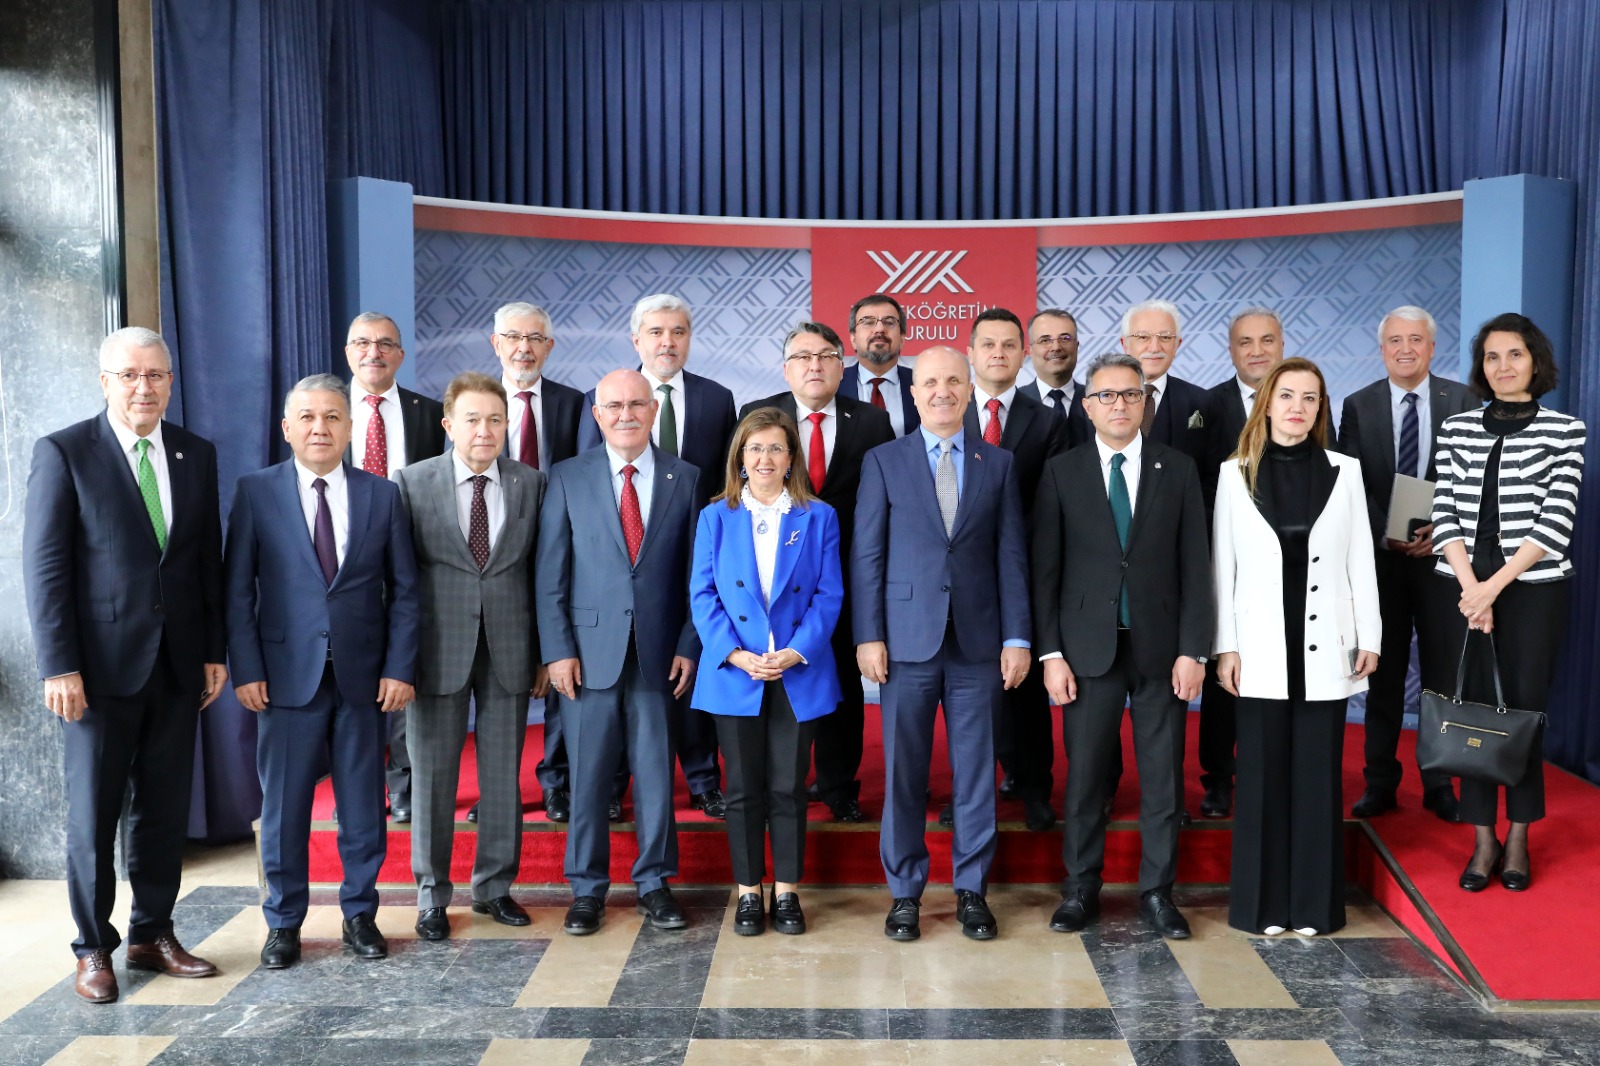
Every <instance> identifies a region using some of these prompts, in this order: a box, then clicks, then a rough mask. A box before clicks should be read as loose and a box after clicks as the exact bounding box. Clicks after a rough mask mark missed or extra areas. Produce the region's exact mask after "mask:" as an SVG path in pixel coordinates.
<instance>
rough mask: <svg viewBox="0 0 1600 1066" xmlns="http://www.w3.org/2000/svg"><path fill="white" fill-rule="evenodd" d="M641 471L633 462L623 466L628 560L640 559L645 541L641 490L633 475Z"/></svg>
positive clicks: (623, 497) (624, 537) (623, 519)
mask: <svg viewBox="0 0 1600 1066" xmlns="http://www.w3.org/2000/svg"><path fill="white" fill-rule="evenodd" d="M638 472H639V471H638V470H637V469H636V468H635V467H634V465H633V464H632V463H629V464H628V465H627V466H625V467H623V468H622V539H623V540H625V541H627V542H628V562H630V563H636V562H638V561H639V545H641V544H643V543H644V518H643V517H641V516H640V514H639V491H638V490H637V489H635V488H634V487H633V475H635V474H637V473H638Z"/></svg>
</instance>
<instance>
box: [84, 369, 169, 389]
mask: <svg viewBox="0 0 1600 1066" xmlns="http://www.w3.org/2000/svg"><path fill="white" fill-rule="evenodd" d="M100 373H102V374H109V375H110V376H112V377H114V378H116V379H117V380H118V381H120V382H122V383H123V384H124V385H126V386H128V388H130V389H136V388H138V387H139V379H140V378H143V379H144V380H146V381H148V382H149V383H150V387H151V388H152V389H159V388H160V387H161V386H163V385H165V384H166V383H167V382H169V381H171V380H172V371H170V370H146V371H144V372H143V373H141V372H139V371H137V370H102V371H100Z"/></svg>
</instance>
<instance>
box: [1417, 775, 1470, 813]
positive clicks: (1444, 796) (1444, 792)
mask: <svg viewBox="0 0 1600 1066" xmlns="http://www.w3.org/2000/svg"><path fill="white" fill-rule="evenodd" d="M1422 806H1423V807H1424V808H1425V809H1427V810H1430V811H1432V812H1433V813H1434V814H1435V815H1437V816H1438V818H1439V820H1440V821H1441V822H1455V821H1459V820H1460V815H1461V801H1460V800H1458V799H1456V790H1455V787H1454V786H1453V785H1451V784H1450V782H1448V781H1446V782H1445V783H1444V784H1442V785H1435V786H1434V787H1433V788H1430V789H1428V790H1427V791H1426V792H1424V793H1423V794H1422Z"/></svg>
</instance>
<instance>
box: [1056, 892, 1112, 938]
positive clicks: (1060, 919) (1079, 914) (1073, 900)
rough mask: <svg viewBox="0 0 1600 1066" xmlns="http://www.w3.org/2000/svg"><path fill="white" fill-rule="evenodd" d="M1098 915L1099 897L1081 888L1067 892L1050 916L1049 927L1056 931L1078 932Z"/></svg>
mask: <svg viewBox="0 0 1600 1066" xmlns="http://www.w3.org/2000/svg"><path fill="white" fill-rule="evenodd" d="M1098 917H1100V897H1099V895H1098V894H1091V893H1089V892H1087V891H1084V890H1082V889H1078V890H1077V891H1073V892H1068V893H1067V894H1066V895H1065V896H1063V897H1062V899H1061V906H1059V907H1057V908H1056V912H1055V913H1054V914H1052V915H1051V916H1050V928H1051V929H1054V930H1055V931H1056V932H1058V933H1078V932H1082V931H1083V930H1084V929H1085V928H1087V927H1088V925H1089V923H1090V922H1092V921H1093V920H1094V919H1096V918H1098Z"/></svg>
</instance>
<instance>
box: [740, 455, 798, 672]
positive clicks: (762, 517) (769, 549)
mask: <svg viewBox="0 0 1600 1066" xmlns="http://www.w3.org/2000/svg"><path fill="white" fill-rule="evenodd" d="M793 502H794V501H793V500H792V499H790V497H789V490H788V489H784V490H783V491H782V492H781V493H779V494H778V499H777V500H776V501H775V502H774V503H771V504H765V503H762V502H761V501H760V500H758V499H756V498H755V495H754V494H753V493H752V492H751V491H750V486H748V485H746V486H745V487H744V488H743V489H742V490H741V491H740V493H739V503H740V504H742V505H743V506H744V509H745V510H746V511H749V512H750V535H751V537H753V538H754V539H755V550H756V575H757V577H759V578H760V580H761V599H762V600H763V602H765V603H766V604H767V606H768V607H769V608H770V607H771V606H772V574H773V571H775V570H776V569H777V568H778V537H779V535H780V532H781V531H780V529H779V527H780V526H781V525H782V524H783V516H784V515H786V514H788V513H789V508H790V507H791V506H792V505H793ZM767 650H768V651H777V650H778V649H777V643H776V641H775V639H774V638H773V636H772V626H771V624H770V623H768V625H767Z"/></svg>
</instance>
